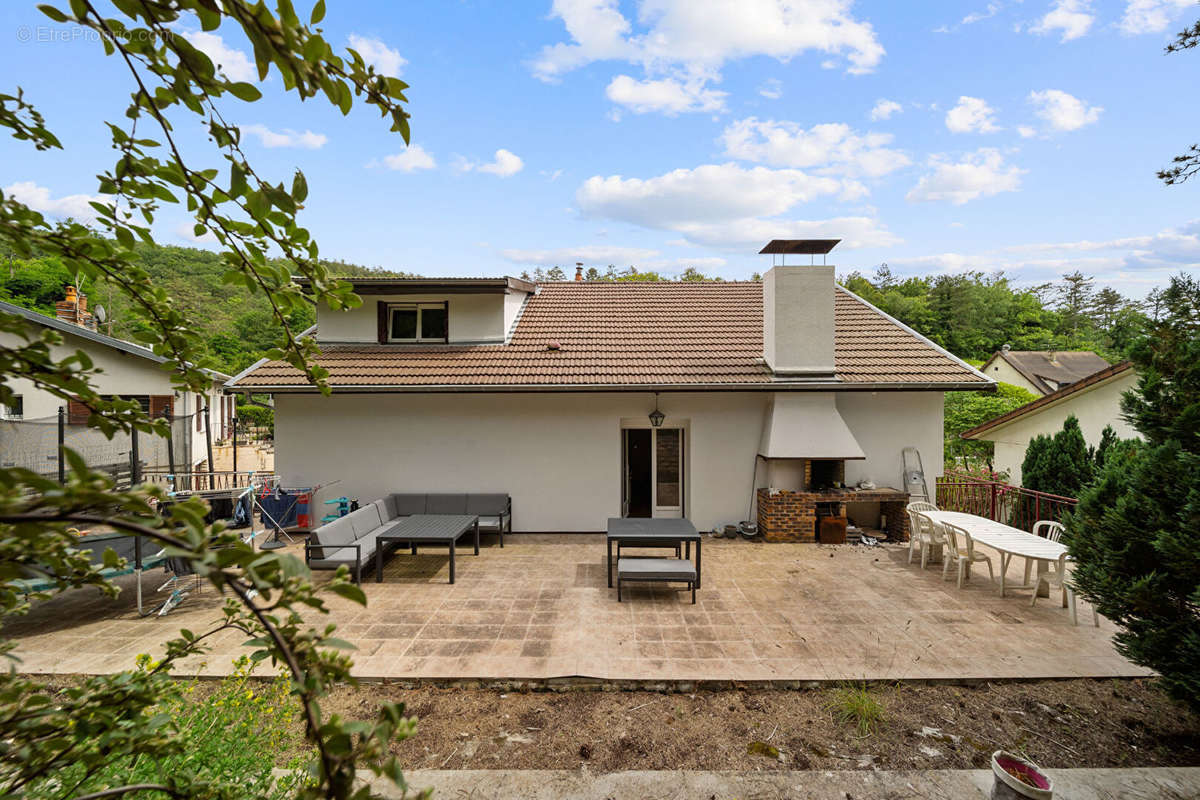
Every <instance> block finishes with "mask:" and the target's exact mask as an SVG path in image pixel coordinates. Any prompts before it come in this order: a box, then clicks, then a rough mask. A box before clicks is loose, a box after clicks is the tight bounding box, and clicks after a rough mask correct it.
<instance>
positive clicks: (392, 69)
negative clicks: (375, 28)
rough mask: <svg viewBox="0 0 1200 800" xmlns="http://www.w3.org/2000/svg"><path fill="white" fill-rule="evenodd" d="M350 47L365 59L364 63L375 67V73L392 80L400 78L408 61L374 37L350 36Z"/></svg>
mask: <svg viewBox="0 0 1200 800" xmlns="http://www.w3.org/2000/svg"><path fill="white" fill-rule="evenodd" d="M350 46H351V47H352V48H354V50H356V51H357V52H358V54H359V55H360V56H362V57H363V61H366V62H367V63H368V64H371V65H373V66H374V67H375V71H376V72H378V73H380V74H382V75H387V76H388V77H391V78H396V77H399V76H400V71H401V70H402V69H404V65H405V64H407V63H408V60H407V59H405V58H404V57H403V56H401V55H400V52H399V51H398V50H393V49H392V48H390V47H388V46H387V45H386V44H384V43H383V42H382V41H380V40H379V39H376V38H374V37H372V36H359V35H358V34H357V33H352V34H350Z"/></svg>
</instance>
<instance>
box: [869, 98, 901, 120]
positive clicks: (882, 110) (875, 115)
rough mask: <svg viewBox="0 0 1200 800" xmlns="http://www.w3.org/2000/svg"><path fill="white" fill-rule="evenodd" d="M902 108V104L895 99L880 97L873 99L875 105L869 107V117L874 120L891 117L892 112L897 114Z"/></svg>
mask: <svg viewBox="0 0 1200 800" xmlns="http://www.w3.org/2000/svg"><path fill="white" fill-rule="evenodd" d="M903 110H904V106H902V105H900V104H899V103H897V102H896V101H895V100H884V99H880V100H877V101H875V107H874V108H872V109H871V119H872V120H874V121H875V122H878V121H879V120H881V119H891V118H892V115H893V114H899V113H900V112H901V111H903Z"/></svg>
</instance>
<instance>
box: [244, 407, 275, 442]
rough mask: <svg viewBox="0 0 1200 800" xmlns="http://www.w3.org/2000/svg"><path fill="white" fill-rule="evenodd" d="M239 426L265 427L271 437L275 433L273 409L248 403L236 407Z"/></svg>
mask: <svg viewBox="0 0 1200 800" xmlns="http://www.w3.org/2000/svg"><path fill="white" fill-rule="evenodd" d="M237 418H238V425H239V426H247V425H248V426H252V427H255V428H263V429H265V430H266V431H267V432H268V433H269V434H270V435H271V436H272V437H273V436H274V435H275V409H273V408H266V407H264V406H252V405H249V404H246V405H241V406H238V407H237Z"/></svg>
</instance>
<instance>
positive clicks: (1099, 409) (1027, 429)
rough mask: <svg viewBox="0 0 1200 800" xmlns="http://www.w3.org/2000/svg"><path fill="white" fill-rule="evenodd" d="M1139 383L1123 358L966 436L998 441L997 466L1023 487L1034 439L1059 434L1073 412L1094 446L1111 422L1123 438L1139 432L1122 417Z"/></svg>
mask: <svg viewBox="0 0 1200 800" xmlns="http://www.w3.org/2000/svg"><path fill="white" fill-rule="evenodd" d="M1136 385H1137V373H1136V372H1134V369H1133V365H1132V364H1131V363H1130V362H1128V361H1122V362H1121V363H1120V364H1114V365H1113V366H1111V367H1108V368H1106V369H1103V370H1100V371H1099V372H1094V373H1092V374H1091V375H1089V376H1088V377H1086V378H1084V379H1083V380H1081V381H1076V382H1075V383H1072V384H1070V385H1069V386H1066V387H1064V388H1062V389H1059V390H1058V391H1057V392H1052V393H1051V394H1048V395H1046V396H1045V397H1039V398H1038V399H1037V400H1034V401H1033V402H1032V403H1027V404H1025V405H1023V406H1021V407H1020V408H1016V409H1013V410H1012V411H1009V412H1008V413H1007V414H1001V415H1000V416H998V417H996V418H995V419H990V420H988V421H987V422H985V423H983V424H982V425H977V426H976V427H974V428H971V429H970V430H968V431H964V432H963V433H962V437H963V438H964V439H977V440H981V441H986V442H995V444H996V455H995V461H994V467H995V469H997V470H1000V471H1004V470H1007V471H1008V472H1009V476H1010V478H1009V480H1010V482H1011V483H1013V484H1015V485H1017V486H1020V485H1021V463H1022V462H1023V461H1024V460H1025V450H1026V448H1027V447H1029V442H1030V441H1031V440H1032V439H1033V437H1035V436H1037V435H1038V434H1047V435H1053V434H1055V433H1057V432H1058V431H1061V430H1062V427H1063V423H1064V422H1066V420H1067V417H1069V416H1070V415H1072V414H1074V415H1075V416H1076V417H1077V418H1078V419H1079V427H1080V429H1081V430H1082V431H1083V438H1084V439H1085V440H1087V443H1088V444H1089V445H1092V446H1095V445H1098V444H1100V435H1101V433H1102V432H1103V431H1104V428H1105V426H1106V425H1111V426H1112V428H1113V431H1115V432H1116V434H1117V436H1119V437H1121V438H1122V439H1132V438H1134V437H1136V436H1137V432H1136V431H1134V430H1133V428H1131V427H1130V426H1129V423H1127V422H1126V421H1125V420H1124V419H1122V418H1121V395H1123V394H1124V393H1125V392H1127V391H1128V390H1130V389H1132V388H1134V387H1135V386H1136Z"/></svg>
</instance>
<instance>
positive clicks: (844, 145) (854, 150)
mask: <svg viewBox="0 0 1200 800" xmlns="http://www.w3.org/2000/svg"><path fill="white" fill-rule="evenodd" d="M721 141H722V142H723V143H724V145H725V153H726V154H727V155H729V156H732V157H733V158H737V159H741V160H743V161H756V162H760V163H765V164H771V165H772V166H777V167H803V168H808V167H816V168H818V169H819V170H820V171H821V172H823V173H840V174H844V175H849V176H865V177H870V178H877V177H879V176H881V175H886V174H888V173H889V172H892V171H894V170H897V169H900V168H901V167H905V166H907V165H908V164H910V163H911V162H910V161H909V158H908V156H906V155H905V154H904V153H902V152H901V151H899V150H893V149H890V148H888V147H886V146H885V145H887V144H889V143H891V141H892V136H891V134H887V133H866V134H860V133H856V132H855V131H853V130H852V129H851V128H850V126H849V125H845V124H841V123H826V124H822V125H814V126H812V127H811V128H809V129H807V130H806V129H805V128H804V127H802V126H800V125H798V124H796V123H794V122H776V121H774V120H762V121H760V120H758V119H756V118H755V117H750V118H749V119H743V120H739V121H737V122H734V123H732V124H730V125H729V126H728V127H727V128H725V132H724V133H723V134H722V135H721Z"/></svg>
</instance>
